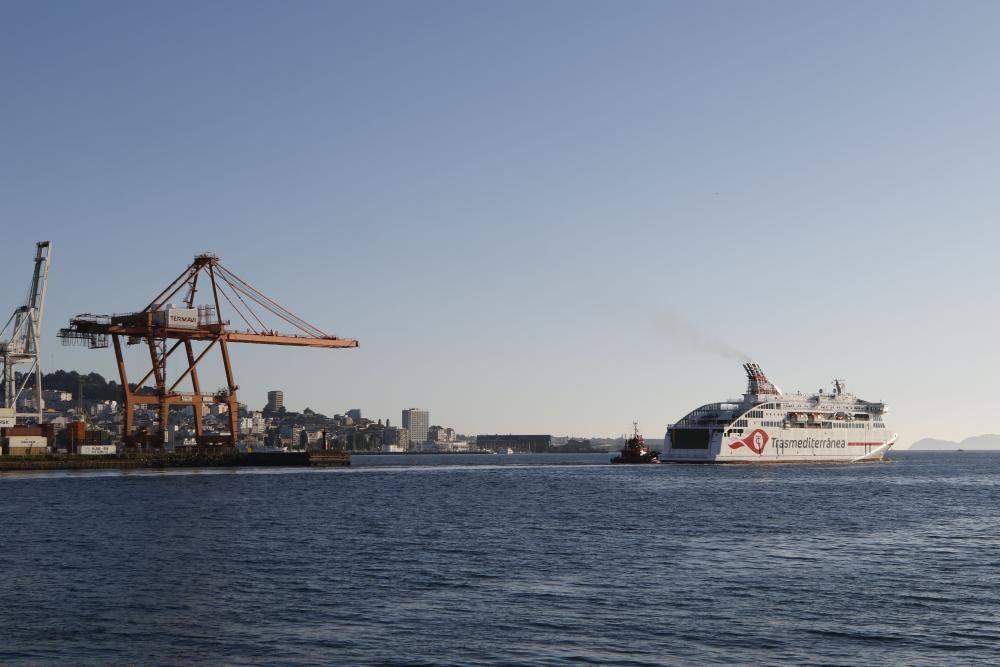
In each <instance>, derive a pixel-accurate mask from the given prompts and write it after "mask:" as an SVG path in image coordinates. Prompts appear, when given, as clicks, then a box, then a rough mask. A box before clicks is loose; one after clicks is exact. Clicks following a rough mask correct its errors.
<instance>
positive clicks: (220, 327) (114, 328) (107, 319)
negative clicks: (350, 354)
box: [59, 253, 358, 447]
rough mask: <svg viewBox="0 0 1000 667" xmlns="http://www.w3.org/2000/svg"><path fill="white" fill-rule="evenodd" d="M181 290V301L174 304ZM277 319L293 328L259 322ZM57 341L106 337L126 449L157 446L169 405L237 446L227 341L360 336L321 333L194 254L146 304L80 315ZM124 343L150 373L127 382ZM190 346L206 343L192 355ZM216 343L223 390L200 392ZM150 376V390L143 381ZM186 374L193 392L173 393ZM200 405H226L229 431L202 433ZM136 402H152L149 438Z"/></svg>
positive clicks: (336, 341)
mask: <svg viewBox="0 0 1000 667" xmlns="http://www.w3.org/2000/svg"><path fill="white" fill-rule="evenodd" d="M185 289H186V293H185V294H184V297H183V300H182V301H181V303H182V304H183V305H181V306H175V305H174V304H173V303H172V302H173V300H174V299H176V298H177V297H178V295H180V294H181V292H182V291H183V290H185ZM199 289H201V290H202V291H205V292H207V293H208V295H209V297H210V298H209V304H210V305H196V300H195V299H196V294H197V293H198V291H199ZM224 303H225V304H227V305H228V310H231V311H232V312H233V313H235V314H236V316H238V317H239V319H240V321H242V322H243V324H244V325H245V326H246V328H245V329H241V330H236V329H230V328H229V324H230V322H229V320H224V319H223V317H222V312H223V311H222V306H223V304H224ZM274 318H277V319H278V320H279V321H280V322H281V323H282V324H281V325H279V326H282V327H290V328H291V329H292V333H278V332H277V331H275V330H274V329H272V328H269V326H268V325H267V324H265V320H273V319H274ZM59 338H61V339H62V340H63V344H82V345H85V346H87V347H89V348H91V349H93V348H106V347H108V339H109V338H110V340H111V343H112V345H113V346H114V350H115V358H116V359H117V361H118V375H119V377H120V378H121V384H122V394H123V395H122V401H123V403H124V424H123V429H122V439H123V440H124V441H125V443H126V445H128V446H132V447H136V446H138V447H160V446H162V444H163V441H164V438H165V436H166V433H167V429H168V423H169V417H170V410H171V408H174V407H185V408H186V407H191V408H193V409H194V421H195V434H196V439H197V442H198V445H199V446H200V447H201V446H206V445H223V446H228V447H235V446H236V442H237V438H238V435H239V407H238V403H237V400H236V392H237V389H238V388H239V387H238V386H237V385H236V382H235V380H234V379H233V368H232V363H231V362H230V358H229V343H257V344H262V345H294V346H298V347H320V348H343V347H358V341H356V340H354V339H351V338H338V337H337V336H331V335H329V334H326V333H324V332H323V331H321V330H320V329H319V328H318V327H316V326H314V325H312V324H310V323H309V322H307V321H306V320H304V319H302V318H301V317H299V316H297V315H295V314H294V313H292V312H290V311H289V310H287V309H286V308H284V307H283V306H281V305H280V304H278V303H277V302H276V301H274V300H273V299H271V298H269V297H267V296H265V295H264V294H263V293H261V292H260V291H258V290H257V289H256V288H254V287H253V286H252V285H250V283H248V282H247V281H245V280H243V279H242V278H240V277H239V276H237V275H236V274H235V273H233V272H232V271H230V270H229V269H227V268H226V267H224V266H223V265H222V264H220V263H219V258H218V257H216V256H215V255H213V254H210V253H203V254H200V255H197V256H195V258H194V261H193V262H191V264H190V266H188V267H187V268H186V269H185V270H184V271H183V272H182V273H181V274H180V275H179V276H177V278H176V279H175V280H174V281H173V282H171V283H170V284H169V285H167V287H166V288H165V289H164V290H163V291H161V292H160V293H159V294H158V295H157V296H156V297H155V298H154V299H153V300H152V301H150V302H149V305H147V306H146V307H145V308H143V309H142V310H140V311H138V312H134V313H127V314H124V315H110V316H108V315H89V314H85V315H78V316H76V317H74V318H72V319H71V320H70V323H69V326H68V327H66V328H63V329H61V330H60V331H59ZM123 339H124V342H125V343H126V344H127V345H135V344H142V343H145V345H146V346H147V347H148V348H149V358H150V361H151V364H150V366H151V367H150V369H149V371H148V372H147V373H146V374H145V375H144V376H143V377H142V378H141V379H140V380H139V381H138V382H135V383H133V384H129V379H128V373H127V371H126V368H125V358H124V356H123V355H122V341H123ZM195 343H207V345H206V346H204V347H203V348H202V349H201V350H199V351H198V352H197V354H196V350H195ZM215 347H218V348H219V351H220V352H221V356H222V365H223V368H224V369H225V373H226V384H227V386H226V387H225V388H224V389H220V390H219V391H217V392H215V393H203V392H202V390H201V383H200V382H199V379H198V365H199V364H200V363H201V361H202V360H203V359H204V358H205V357H206V355H207V354H208V353H209V352H210V351H211V350H212V349H213V348H215ZM180 348H183V350H184V357H182V359H183V362H182V364H181V368H182V369H183V370H182V372H181V373H179V375H178V376H177V377H175V378H173V379H172V381H170V380H168V376H167V360H168V359H170V357H171V355H173V354H174V352H176V351H177V350H179V349H180ZM150 379H152V380H153V384H154V386H153V391H152V392H151V391H149V389H148V388H145V387H144V385H145V384H146V383H147V382H148V381H149V380H150ZM186 379H188V380H189V381H190V386H191V391H178V387H179V386H180V385H181V383H182V382H183V381H184V380H186ZM205 404H209V405H211V404H224V405H226V406H227V408H228V409H227V413H228V415H229V433H228V434H226V433H223V434H217V435H206V434H205V433H204V432H203V429H202V411H203V406H204V405H205ZM138 405H146V406H154V405H155V406H156V407H157V410H158V417H159V426H160V433H159V437H158V438H157V437H154V436H153V435H152V434H150V433H149V432H148V431H143V430H137V429H135V427H134V414H133V413H134V410H135V407H136V406H138Z"/></svg>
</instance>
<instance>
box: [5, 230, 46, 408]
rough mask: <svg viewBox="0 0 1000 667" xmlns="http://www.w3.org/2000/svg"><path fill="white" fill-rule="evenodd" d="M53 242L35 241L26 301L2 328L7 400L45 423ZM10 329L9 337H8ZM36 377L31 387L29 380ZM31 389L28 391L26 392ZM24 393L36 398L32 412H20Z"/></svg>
mask: <svg viewBox="0 0 1000 667" xmlns="http://www.w3.org/2000/svg"><path fill="white" fill-rule="evenodd" d="M51 257H52V244H51V243H50V242H48V241H39V242H38V243H36V244H35V270H34V272H33V273H32V276H31V286H30V287H29V288H28V295H27V297H26V298H25V300H24V305H22V306H19V307H18V308H17V309H15V310H14V314H13V315H11V317H10V319H9V320H7V324H6V325H4V328H3V330H0V359H2V362H3V404H4V407H5V408H7V409H8V413H9V412H10V411H11V410H12V411H13V412H14V414H15V415H16V416H17V417H34V418H35V419H37V420H38V423H39V424H41V423H42V364H41V340H42V315H43V313H44V312H45V292H46V290H47V289H48V283H49V265H50V263H51ZM8 331H9V332H10V334H9V336H10V337H9V338H4V336H6V335H7V333H8ZM25 364H27V365H28V366H29V369H28V371H27V372H26V373H24V374H23V376H22V378H21V382H20V383H19V382H18V381H17V380H18V378H17V367H18V366H20V365H25ZM32 377H34V383H33V385H32V386H31V387H30V388H29V387H28V382H29V380H31V379H32ZM26 390H27V393H26ZM22 395H30V396H31V398H32V412H17V403H18V401H19V400H20V399H21V397H22Z"/></svg>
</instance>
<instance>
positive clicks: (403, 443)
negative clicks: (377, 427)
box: [382, 426, 410, 452]
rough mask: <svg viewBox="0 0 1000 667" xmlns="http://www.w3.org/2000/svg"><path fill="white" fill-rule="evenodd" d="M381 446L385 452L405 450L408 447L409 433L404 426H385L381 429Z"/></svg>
mask: <svg viewBox="0 0 1000 667" xmlns="http://www.w3.org/2000/svg"><path fill="white" fill-rule="evenodd" d="M382 447H383V451H387V452H405V451H407V450H408V449H409V448H410V434H409V432H408V431H407V430H406V429H405V428H399V427H396V426H387V427H386V428H385V429H383V431H382Z"/></svg>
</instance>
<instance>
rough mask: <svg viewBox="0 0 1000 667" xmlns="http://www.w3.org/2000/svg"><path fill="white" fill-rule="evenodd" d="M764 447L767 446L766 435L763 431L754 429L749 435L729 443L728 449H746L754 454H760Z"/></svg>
mask: <svg viewBox="0 0 1000 667" xmlns="http://www.w3.org/2000/svg"><path fill="white" fill-rule="evenodd" d="M765 445H767V433H766V432H765V431H764V430H763V429H759V428H758V429H754V430H753V431H752V432H751V433H750V435H748V436H747V437H745V438H743V439H742V440H737V441H736V442H731V443H729V448H730V449H739V448H740V447H746V448H747V449H749V450H750V451H751V452H753V453H754V454H760V453H761V452H763V451H764V446H765Z"/></svg>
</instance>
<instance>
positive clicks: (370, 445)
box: [18, 370, 622, 454]
mask: <svg viewBox="0 0 1000 667" xmlns="http://www.w3.org/2000/svg"><path fill="white" fill-rule="evenodd" d="M29 385H30V381H29ZM42 387H43V391H42V401H43V405H42V408H43V421H44V423H45V424H49V425H51V428H52V431H53V434H54V447H55V448H56V449H63V448H65V447H66V445H67V442H68V439H70V438H72V437H76V436H73V435H70V431H71V430H70V429H68V428H67V427H68V425H70V424H72V423H74V422H80V421H85V422H86V423H87V427H86V440H87V442H88V444H111V443H114V442H116V441H117V440H119V439H120V435H121V430H122V421H123V409H122V408H123V406H122V403H121V386H119V385H118V384H117V383H115V382H114V381H113V380H112V381H109V380H105V378H104V377H103V376H101V375H100V374H98V373H89V374H80V373H77V372H76V371H62V370H59V371H55V372H54V373H49V374H46V375H45V376H44V377H43V379H42ZM144 391H148V392H152V391H153V389H152V388H144ZM18 407H19V409H22V410H25V411H33V410H37V406H35V405H33V401H32V398H31V397H30V392H25V395H24V396H23V397H22V399H21V400H20V401H19V404H18ZM202 411H203V414H202V425H203V429H204V432H205V434H206V435H212V434H221V433H228V431H229V423H230V420H229V415H228V414H227V411H228V406H227V405H226V404H225V403H214V404H211V405H204V406H203V408H202ZM133 414H134V424H135V426H136V427H137V428H139V429H145V430H147V431H148V432H149V433H156V432H157V431H158V429H159V424H158V420H157V411H156V410H155V408H154V409H149V408H146V407H145V406H142V405H138V406H135V408H134V413H133ZM238 424H239V429H240V433H239V441H240V443H241V445H242V446H245V447H247V448H249V449H273V448H280V449H302V450H309V451H316V450H323V449H343V450H346V451H349V452H369V453H399V454H402V453H500V454H505V453H519V454H520V453H546V452H553V453H555V452H604V451H608V450H609V449H612V448H614V447H616V446H620V444H621V442H622V441H621V439H612V438H607V439H576V438H566V437H553V436H551V435H515V434H505V435H499V434H493V435H488V434H480V435H475V436H469V435H465V434H461V433H457V432H456V431H455V429H453V428H451V427H448V426H441V425H436V424H432V423H431V421H430V412H429V411H428V410H423V409H418V408H407V409H404V410H402V411H401V418H400V421H399V423H398V424H393V423H392V421H391V420H390V419H389V418H377V419H370V418H367V417H365V416H364V415H363V414H362V411H361V409H358V408H352V409H349V410H346V411H345V412H344V413H343V414H335V415H332V416H327V415H324V414H321V413H319V412H316V411H314V410H312V409H311V408H309V407H305V408H303V409H302V410H301V411H295V410H291V409H289V408H288V406H286V405H285V401H284V392H283V391H281V390H272V391H269V392H268V394H267V404H266V405H265V406H264V407H263V408H262V409H260V410H253V409H250V408H249V407H248V406H246V405H245V404H242V403H241V404H239V419H238ZM74 431H75V429H74ZM196 445H197V442H196V440H195V423H194V414H193V408H192V409H190V410H172V411H171V413H170V418H169V429H168V431H167V433H166V434H164V437H163V447H164V449H167V450H174V449H181V448H188V447H194V446H196Z"/></svg>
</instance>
